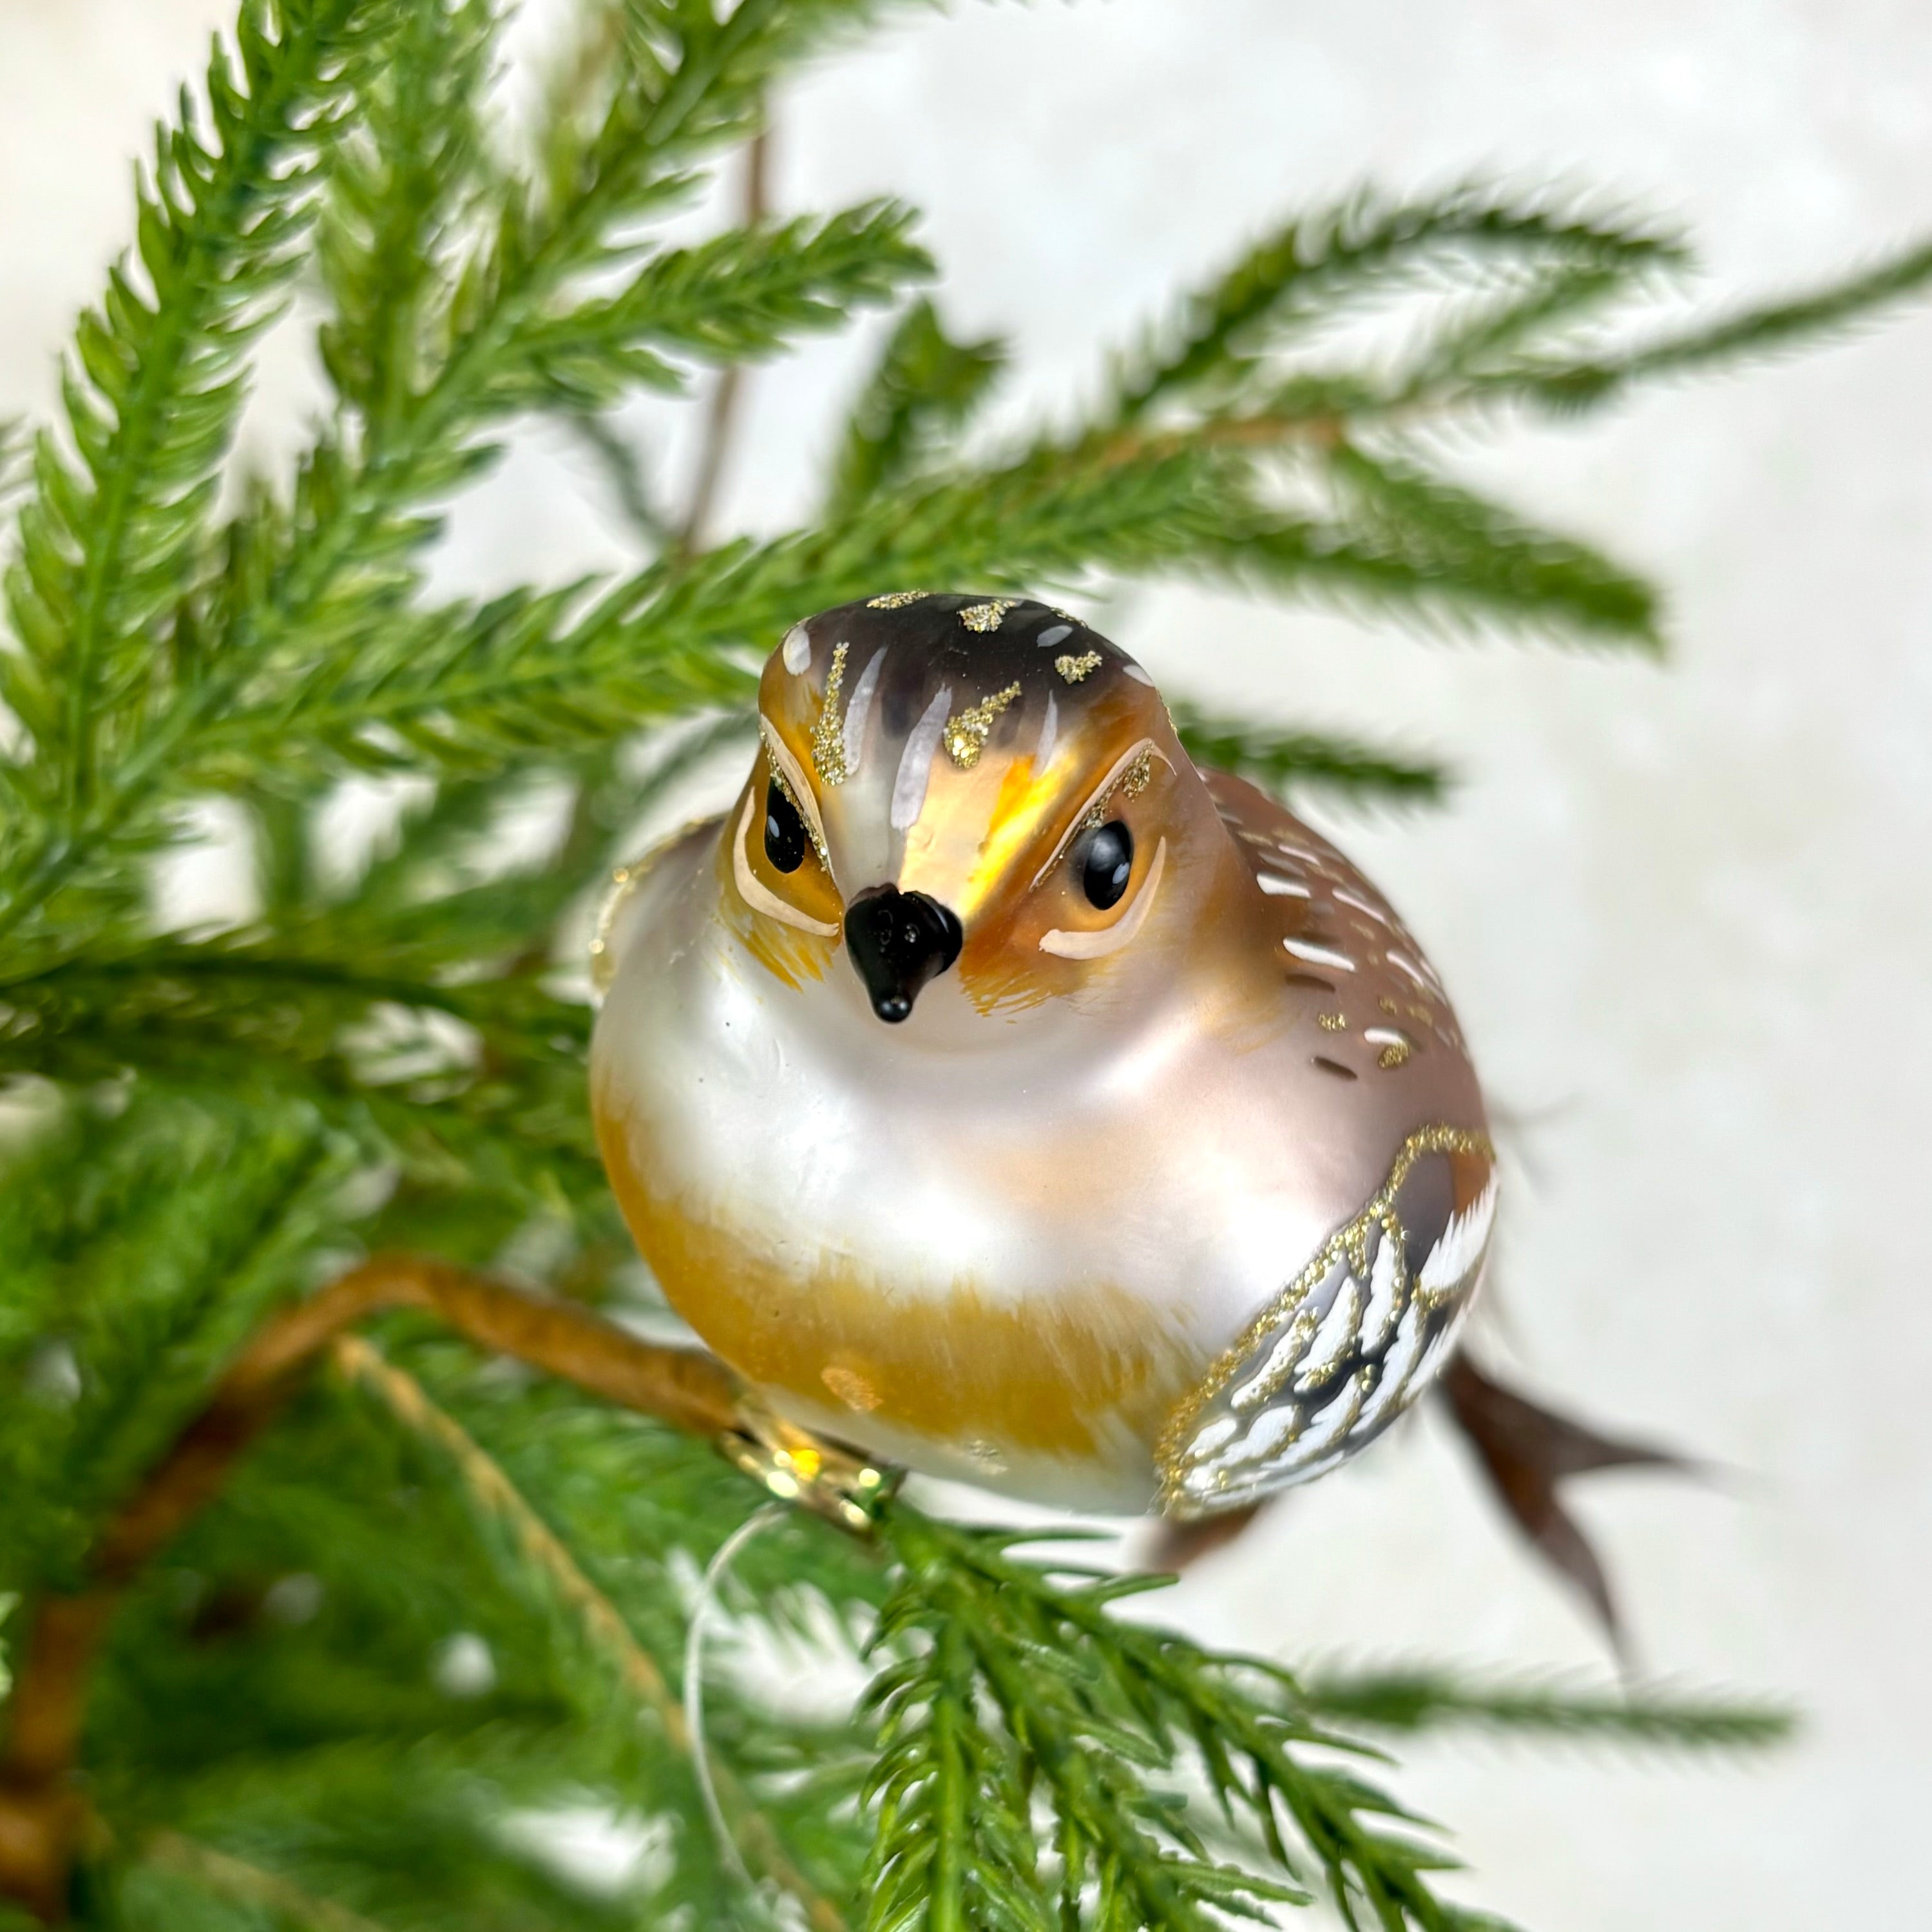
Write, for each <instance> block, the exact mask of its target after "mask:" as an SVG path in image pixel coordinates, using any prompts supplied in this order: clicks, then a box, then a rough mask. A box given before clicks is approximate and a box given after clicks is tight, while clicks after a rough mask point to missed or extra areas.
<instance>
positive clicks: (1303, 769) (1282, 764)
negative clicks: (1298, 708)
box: [1169, 702, 1451, 805]
mask: <svg viewBox="0 0 1932 1932" xmlns="http://www.w3.org/2000/svg"><path fill="white" fill-rule="evenodd" d="M1169 709H1170V710H1171V711H1172V714H1173V717H1174V722H1175V728H1176V730H1178V731H1179V732H1180V733H1181V742H1182V744H1184V745H1186V746H1187V754H1188V756H1189V757H1191V758H1193V760H1194V761H1195V763H1197V764H1200V765H1208V766H1213V767H1214V769H1216V770H1217V771H1224V772H1233V773H1235V775H1236V776H1237V777H1239V778H1247V779H1250V780H1251V781H1253V783H1255V784H1258V785H1260V786H1261V787H1262V788H1263V789H1264V790H1268V791H1271V792H1273V793H1275V794H1276V796H1284V795H1285V794H1287V793H1291V792H1293V791H1295V790H1299V789H1300V788H1301V787H1304V786H1307V787H1313V788H1315V789H1316V790H1320V791H1325V792H1334V793H1339V794H1340V795H1341V796H1343V797H1346V798H1353V799H1374V800H1379V801H1383V802H1388V803H1391V804H1400V805H1434V804H1436V803H1438V802H1440V801H1441V799H1442V796H1443V795H1444V793H1445V792H1446V791H1447V790H1448V788H1449V786H1450V784H1451V777H1450V775H1449V773H1448V772H1447V771H1445V769H1443V767H1442V766H1440V765H1438V764H1433V763H1418V761H1417V760H1414V759H1412V758H1406V757H1399V756H1397V754H1394V753H1393V752H1390V751H1378V750H1376V749H1374V748H1373V747H1371V746H1369V745H1361V744H1358V743H1356V742H1355V741H1353V740H1352V739H1346V738H1331V737H1327V736H1319V735H1317V734H1316V733H1312V732H1307V731H1282V730H1271V729H1270V728H1268V727H1265V726H1262V725H1258V724H1250V723H1248V722H1246V721H1242V720H1240V719H1236V718H1220V717H1217V716H1214V715H1211V714H1210V713H1208V712H1203V711H1202V710H1201V709H1199V707H1198V706H1195V705H1192V704H1189V703H1184V702H1179V703H1174V704H1172V705H1171V706H1169Z"/></svg>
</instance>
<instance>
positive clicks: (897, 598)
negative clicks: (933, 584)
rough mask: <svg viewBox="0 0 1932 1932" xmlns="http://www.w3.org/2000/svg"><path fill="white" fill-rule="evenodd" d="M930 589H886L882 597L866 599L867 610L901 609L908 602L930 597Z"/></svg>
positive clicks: (912, 602)
mask: <svg viewBox="0 0 1932 1932" xmlns="http://www.w3.org/2000/svg"><path fill="white" fill-rule="evenodd" d="M931 595H932V592H931V591H930V590H888V591H887V592H886V594H885V595H883V597H868V598H866V599H865V608H866V609H867V610H904V608H905V607H906V606H907V604H916V603H917V602H918V601H919V599H920V598H922V597H930V596H931Z"/></svg>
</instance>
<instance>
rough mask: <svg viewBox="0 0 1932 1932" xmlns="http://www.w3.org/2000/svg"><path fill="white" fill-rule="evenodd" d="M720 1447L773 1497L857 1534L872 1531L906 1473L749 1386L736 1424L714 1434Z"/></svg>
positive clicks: (741, 1401)
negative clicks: (819, 1432) (829, 1435)
mask: <svg viewBox="0 0 1932 1932" xmlns="http://www.w3.org/2000/svg"><path fill="white" fill-rule="evenodd" d="M718 1448H719V1450H720V1451H721V1452H722V1454H723V1455H724V1460H726V1461H727V1463H730V1464H731V1465H732V1466H733V1468H735V1469H739V1470H742V1472H744V1474H745V1475H748V1476H749V1477H750V1478H751V1480H752V1481H753V1482H754V1483H757V1484H760V1485H762V1486H763V1487H764V1488H765V1489H766V1490H769V1491H770V1492H771V1493H772V1495H773V1496H778V1497H780V1498H781V1499H783V1500H784V1502H789V1503H796V1504H797V1505H799V1507H800V1508H802V1509H808V1510H810V1511H811V1513H812V1514H814V1516H822V1517H824V1518H825V1520H826V1521H827V1522H828V1523H836V1524H837V1525H838V1527H839V1528H840V1529H845V1530H850V1532H852V1533H853V1535H855V1536H869V1535H871V1533H872V1526H873V1524H874V1522H875V1521H876V1520H877V1517H878V1514H879V1511H880V1508H882V1507H883V1505H884V1504H885V1502H886V1500H887V1499H889V1497H890V1496H892V1493H893V1492H894V1491H895V1490H896V1489H897V1488H898V1486H899V1484H900V1483H901V1481H902V1480H903V1479H904V1471H902V1470H899V1469H890V1468H886V1467H882V1466H880V1465H879V1464H878V1463H874V1462H873V1461H872V1460H871V1459H870V1458H869V1457H865V1456H862V1455H861V1454H859V1451H857V1450H856V1449H849V1448H846V1447H845V1445H844V1444H842V1443H838V1442H826V1441H825V1440H823V1438H821V1437H820V1436H814V1435H813V1434H812V1433H811V1431H810V1430H807V1429H801V1428H800V1427H799V1426H798V1424H796V1423H795V1422H787V1421H786V1420H785V1419H784V1417H783V1416H781V1415H779V1414H778V1412H776V1411H775V1409H770V1408H769V1407H768V1406H766V1404H765V1403H763V1401H761V1400H760V1399H759V1398H758V1397H757V1396H755V1395H754V1394H751V1392H750V1391H748V1390H747V1391H745V1393H744V1394H742V1396H741V1397H739V1409H738V1424H737V1427H736V1428H734V1429H733V1430H730V1431H729V1432H728V1433H726V1434H725V1435H723V1436H720V1437H719V1438H718Z"/></svg>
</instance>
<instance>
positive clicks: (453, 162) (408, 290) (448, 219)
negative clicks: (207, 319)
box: [316, 0, 497, 436]
mask: <svg viewBox="0 0 1932 1932" xmlns="http://www.w3.org/2000/svg"><path fill="white" fill-rule="evenodd" d="M496 26H497V10H496V7H495V5H493V0H455V4H454V5H452V4H448V0H436V4H434V5H419V6H415V7H410V8H409V9H407V17H406V19H405V20H404V25H403V27H402V28H401V31H400V32H399V33H398V34H397V36H396V37H395V43H394V44H393V46H391V47H390V49H389V52H388V58H386V60H385V61H384V62H383V63H382V65H381V66H380V68H379V69H377V71H375V72H374V74H372V75H371V77H370V79H369V82H368V85H367V86H366V87H365V89H363V91H362V99H361V102H360V107H361V113H360V114H359V117H358V121H357V123H356V126H355V127H353V130H350V133H349V135H348V136H347V139H344V140H343V141H342V142H341V143H340V144H339V145H338V150H337V152H336V155H335V164H334V166H333V167H332V169H331V179H330V183H329V197H328V200H327V202H326V205H325V209H324V214H323V221H322V223H321V226H320V230H319V233H318V234H317V242H316V257H317V264H318V266H320V269H321V271H322V276H323V285H324V287H325V288H326V290H327V292H328V295H329V303H330V308H331V310H332V314H331V315H330V317H329V320H327V321H326V323H324V324H323V328H322V330H321V332H320V342H319V347H320V350H321V353H322V360H323V368H324V369H325V370H326V371H327V373H328V375H329V380H330V381H331V382H332V383H333V384H334V385H335V389H336V392H337V393H338V395H340V396H341V398H342V399H343V401H344V402H345V403H347V404H350V405H351V406H352V407H353V408H354V409H355V410H356V411H357V412H358V413H359V415H360V416H361V417H362V419H363V420H364V421H365V422H367V423H368V424H371V425H374V426H375V429H376V433H377V434H378V435H379V436H380V435H382V434H386V433H389V431H393V429H394V428H395V421H396V418H397V417H398V415H399V414H400V413H401V411H402V410H404V408H406V407H407V404H408V403H409V401H410V398H412V397H413V396H414V395H416V394H417V392H419V389H421V387H422V384H423V383H424V382H425V380H426V378H427V377H428V374H430V372H431V368H433V366H434V363H435V362H436V361H437V360H438V359H440V357H441V356H444V355H446V354H447V353H448V350H449V341H448V335H447V332H448V329H449V304H450V299H451V296H452V292H453V277H452V269H453V267H454V266H455V265H454V263H453V262H452V260H451V259H450V258H451V255H452V247H453V242H454V238H455V236H460V235H461V234H462V233H464V231H465V229H466V227H467V226H468V225H469V223H470V222H471V221H472V220H473V219H474V217H475V215H476V214H477V213H478V205H479V203H480V202H481V196H482V193H483V191H484V190H483V187H482V184H481V180H479V175H484V174H485V172H486V170H485V166H484V156H485V153H486V144H485V141H484V134H483V130H482V127H481V123H480V121H479V118H478V110H479V102H478V96H479V95H480V93H481V89H482V88H483V86H484V83H485V82H486V80H487V79H488V77H489V73H490V56H491V55H492V52H493V45H494V41H495V37H496Z"/></svg>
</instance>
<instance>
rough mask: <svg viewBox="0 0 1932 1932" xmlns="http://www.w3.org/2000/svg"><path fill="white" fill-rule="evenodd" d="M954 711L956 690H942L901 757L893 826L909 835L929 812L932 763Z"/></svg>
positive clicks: (944, 687) (895, 781)
mask: <svg viewBox="0 0 1932 1932" xmlns="http://www.w3.org/2000/svg"><path fill="white" fill-rule="evenodd" d="M952 709H953V687H952V686H951V685H950V684H949V685H942V686H941V688H940V689H939V690H938V691H937V692H936V693H935V694H934V697H933V700H932V703H930V704H929V705H928V706H926V709H925V710H924V711H923V712H921V713H920V715H919V722H918V723H917V724H915V725H914V726H913V727H912V733H911V735H910V736H909V737H908V738H907V739H906V742H905V749H904V751H902V752H901V754H899V769H898V777H896V778H894V779H893V781H892V829H893V830H894V831H895V832H905V831H908V830H910V829H911V827H912V826H914V825H916V823H918V822H919V814H920V812H921V811H923V810H924V809H925V808H926V786H927V784H928V783H929V781H930V780H931V778H932V761H933V759H934V758H935V757H936V756H937V755H938V751H939V738H940V733H941V732H943V731H944V730H945V729H946V720H947V715H948V714H949V713H950V712H951V710H952Z"/></svg>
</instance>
